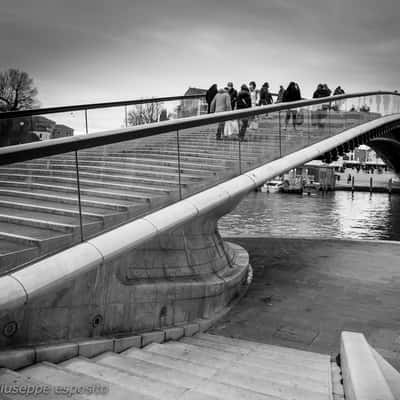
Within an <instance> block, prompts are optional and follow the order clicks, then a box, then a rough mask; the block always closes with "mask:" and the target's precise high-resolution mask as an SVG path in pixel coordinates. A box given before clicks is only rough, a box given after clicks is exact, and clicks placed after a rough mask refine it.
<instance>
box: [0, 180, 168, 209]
mask: <svg viewBox="0 0 400 400" xmlns="http://www.w3.org/2000/svg"><path fill="white" fill-rule="evenodd" d="M27 193H29V195H31V196H32V198H34V199H35V200H46V201H54V202H56V203H66V204H76V205H77V204H78V195H77V192H76V190H75V189H74V188H71V187H68V186H62V185H44V184H35V183H33V184H26V183H24V182H12V181H0V196H1V195H2V194H6V195H8V196H10V195H12V196H14V195H15V196H20V197H27ZM80 193H81V203H82V205H84V206H87V207H92V208H103V209H113V210H118V211H127V210H128V208H129V206H132V205H134V204H135V202H138V203H137V204H140V203H139V201H141V202H142V203H143V202H144V203H149V202H150V201H151V199H152V198H153V196H151V195H149V194H144V193H135V194H132V195H130V194H126V193H125V192H122V191H117V190H115V189H113V190H108V189H107V188H104V189H101V190H100V189H99V190H95V189H82V188H81V191H80ZM157 197H160V195H158V196H156V198H157Z"/></svg>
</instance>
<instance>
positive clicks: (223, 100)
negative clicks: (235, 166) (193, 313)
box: [206, 81, 344, 141]
mask: <svg viewBox="0 0 400 400" xmlns="http://www.w3.org/2000/svg"><path fill="white" fill-rule="evenodd" d="M331 93H332V92H331V90H330V89H329V88H328V85H326V84H319V85H318V87H317V89H316V90H315V92H314V95H313V98H320V97H327V96H330V95H331ZM338 94H344V91H343V89H342V88H341V87H340V86H338V87H337V88H336V89H335V91H334V95H338ZM272 96H273V95H272V93H271V92H270V91H269V83H268V82H265V83H264V84H263V85H262V87H261V89H259V90H258V89H257V85H256V83H255V82H254V81H251V82H250V83H249V85H246V84H243V85H242V86H241V87H240V90H239V92H238V91H237V90H236V89H235V88H234V86H233V83H232V82H228V84H227V85H226V87H224V88H220V89H218V86H217V84H213V85H212V86H211V87H210V88H209V89H208V90H207V93H206V101H207V105H208V113H214V112H216V113H218V112H225V111H232V110H241V109H246V108H251V107H256V106H265V105H268V104H272V103H273V97H272ZM301 99H302V97H301V91H300V87H299V85H298V84H297V83H296V82H290V83H289V85H288V86H287V88H286V89H285V88H284V87H283V86H282V85H281V86H280V88H279V92H278V94H277V99H276V103H285V102H292V101H298V100H301ZM296 118H297V111H296V109H289V110H287V112H286V118H285V129H287V125H288V123H289V121H290V119H291V120H292V124H293V128H294V129H295V130H296ZM229 126H231V125H229ZM248 126H249V118H243V119H241V120H239V121H238V126H237V130H238V132H237V133H238V138H239V140H240V141H243V140H245V139H244V137H245V134H246V130H247V128H248ZM226 129H227V126H226V124H225V122H220V123H219V124H218V129H217V134H216V138H217V140H222V138H223V137H224V131H226ZM228 129H231V128H229V127H228ZM225 133H226V132H225Z"/></svg>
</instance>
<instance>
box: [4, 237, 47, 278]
mask: <svg viewBox="0 0 400 400" xmlns="http://www.w3.org/2000/svg"><path fill="white" fill-rule="evenodd" d="M39 254H40V251H39V248H38V247H37V246H35V245H32V244H27V243H21V242H15V241H9V240H7V239H4V238H1V239H0V274H2V273H4V272H8V271H10V270H11V269H12V268H13V267H16V266H18V265H22V264H25V263H27V262H28V261H30V260H33V259H35V258H37V257H39Z"/></svg>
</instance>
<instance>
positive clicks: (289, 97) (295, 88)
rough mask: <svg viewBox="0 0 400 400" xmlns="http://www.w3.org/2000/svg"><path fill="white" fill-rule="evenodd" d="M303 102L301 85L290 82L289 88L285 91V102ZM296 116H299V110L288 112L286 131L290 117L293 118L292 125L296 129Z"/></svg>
mask: <svg viewBox="0 0 400 400" xmlns="http://www.w3.org/2000/svg"><path fill="white" fill-rule="evenodd" d="M298 100H301V93H300V88H299V85H298V84H297V83H295V82H290V83H289V86H288V87H287V89H286V90H285V93H284V94H283V100H282V101H283V102H284V103H287V102H291V101H298ZM296 115H297V110H295V109H290V110H287V111H286V118H285V129H287V126H288V123H289V120H290V117H292V124H293V128H294V129H296Z"/></svg>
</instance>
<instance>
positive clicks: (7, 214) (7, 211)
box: [0, 203, 103, 232]
mask: <svg viewBox="0 0 400 400" xmlns="http://www.w3.org/2000/svg"><path fill="white" fill-rule="evenodd" d="M0 221H4V222H11V223H15V224H22V225H27V226H34V227H35V226H36V227H40V228H48V229H52V230H55V231H59V232H72V231H74V230H76V229H77V228H78V227H79V222H80V221H79V216H78V215H77V216H75V217H68V216H63V215H57V214H51V213H40V212H34V211H32V210H26V209H16V208H9V207H2V206H1V203H0ZM82 222H83V223H84V224H85V225H88V226H89V225H91V226H97V227H98V228H100V227H101V226H102V225H103V222H102V221H93V220H89V219H88V218H87V217H85V216H83V217H82Z"/></svg>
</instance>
